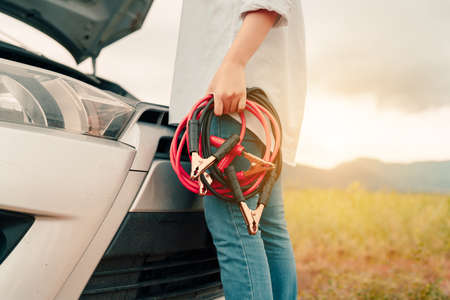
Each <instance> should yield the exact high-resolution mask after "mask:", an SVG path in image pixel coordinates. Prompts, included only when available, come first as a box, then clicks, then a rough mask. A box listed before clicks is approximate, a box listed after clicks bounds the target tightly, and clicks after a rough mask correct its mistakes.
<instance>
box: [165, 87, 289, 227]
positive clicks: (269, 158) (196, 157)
mask: <svg viewBox="0 0 450 300" xmlns="http://www.w3.org/2000/svg"><path fill="white" fill-rule="evenodd" d="M212 100H213V99H212V95H209V96H207V97H205V98H203V99H201V100H199V101H198V102H197V103H196V104H195V105H194V106H193V107H192V108H191V110H190V111H189V113H188V114H187V116H186V117H185V118H184V119H183V120H182V121H181V123H180V124H179V125H178V127H177V129H176V131H175V134H174V137H173V139H172V143H171V147H170V161H171V164H172V167H173V169H174V171H175V173H176V174H177V176H178V178H179V180H180V182H181V183H182V184H183V185H184V186H185V187H186V188H187V189H188V190H190V191H192V192H194V193H197V194H200V195H212V194H213V193H212V192H211V190H209V189H208V188H207V187H208V186H209V188H210V189H214V191H215V193H218V194H219V196H222V198H225V199H228V200H230V201H235V202H238V203H239V206H240V208H241V212H242V215H243V217H244V220H245V222H246V224H247V227H248V231H249V233H250V234H256V232H257V231H258V223H259V220H260V218H261V214H262V211H263V208H264V206H265V205H266V202H267V201H268V198H269V196H270V191H271V189H272V186H273V183H274V181H275V179H276V178H275V172H274V168H275V165H274V163H275V160H276V158H277V155H278V152H279V150H280V144H281V129H280V127H279V125H278V122H277V120H276V118H275V117H274V116H273V115H272V114H271V113H270V112H269V111H268V110H267V109H266V108H265V107H264V106H263V105H261V104H259V103H257V102H254V101H251V100H247V102H246V108H245V109H246V110H248V111H249V112H250V113H252V114H253V115H254V116H255V117H256V118H257V119H258V120H259V122H260V123H261V125H262V127H263V129H264V132H265V136H266V139H265V142H266V143H265V145H266V149H265V152H264V155H263V156H262V158H259V157H257V156H255V155H253V154H251V153H248V152H246V151H245V149H244V147H243V146H242V145H241V143H242V140H243V138H244V136H245V130H246V120H245V115H244V113H243V112H241V113H240V115H239V116H240V119H241V130H240V133H239V135H232V136H231V137H229V138H228V139H226V140H225V139H222V138H219V137H216V136H210V137H209V142H210V145H212V146H213V147H216V148H217V151H216V152H215V153H213V154H212V155H210V156H208V157H206V158H204V157H203V153H202V152H203V151H202V148H201V143H200V142H199V141H200V139H201V137H200V132H199V119H200V118H201V115H202V114H204V113H205V109H206V107H207V106H208V103H210V102H211V101H212ZM267 119H268V120H269V122H270V123H268V122H267ZM269 124H270V125H269ZM271 128H272V130H273V137H274V141H275V145H274V146H273V149H272V134H271ZM185 146H186V147H187V150H188V151H187V152H188V155H189V158H190V160H191V171H190V172H189V173H188V172H186V170H184V168H183V167H182V165H181V162H180V161H181V156H182V152H183V148H184V147H185ZM238 155H240V156H243V157H245V158H247V159H248V160H249V161H250V168H249V169H248V170H246V171H240V172H237V173H236V172H235V170H234V168H233V166H231V165H230V163H231V162H232V160H233V159H234V157H236V156H238ZM213 165H215V166H217V168H218V170H220V171H221V172H223V174H224V175H226V181H227V183H228V184H225V185H224V184H222V183H220V182H218V181H216V180H213V178H211V177H213V176H210V174H209V173H207V170H208V169H209V168H210V167H212V166H213ZM266 174H268V178H267V179H266V180H265V185H264V186H263V187H262V188H260V185H261V183H262V182H263V180H264V178H265V176H266ZM201 178H203V180H204V181H203V180H201ZM205 184H206V186H205ZM243 186H247V187H248V186H250V187H249V188H246V190H245V191H244V192H243V191H242V187H243ZM258 189H259V190H258ZM265 190H266V192H265ZM267 190H269V192H267ZM256 191H260V197H259V199H260V201H258V206H257V208H256V209H255V210H251V209H249V208H248V206H247V204H246V203H245V197H246V196H251V195H252V194H254V193H255V192H256ZM216 195H217V194H216Z"/></svg>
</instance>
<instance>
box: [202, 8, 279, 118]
mask: <svg viewBox="0 0 450 300" xmlns="http://www.w3.org/2000/svg"><path fill="white" fill-rule="evenodd" d="M278 17H279V15H278V14H277V13H276V12H272V11H267V10H256V11H252V12H248V13H247V14H246V16H245V18H244V20H243V22H242V26H241V28H240V30H239V32H238V34H237V35H236V38H235V39H234V41H233V44H232V45H231V47H230V49H229V50H228V52H227V54H226V55H225V58H224V59H223V61H222V64H221V65H220V67H219V69H218V70H217V73H216V74H215V75H214V78H213V79H212V81H211V83H210V84H209V88H208V94H209V93H214V113H215V114H216V115H218V116H220V115H222V114H228V113H234V112H237V111H242V110H243V109H244V108H245V102H246V100H247V95H246V85H245V66H246V64H247V62H248V61H249V60H250V58H251V57H252V55H253V54H254V53H255V52H256V50H257V49H258V47H259V46H260V45H261V43H262V42H263V40H264V38H265V37H266V35H267V33H268V32H269V30H270V29H271V28H272V26H273V24H274V23H275V22H276V21H277V19H278Z"/></svg>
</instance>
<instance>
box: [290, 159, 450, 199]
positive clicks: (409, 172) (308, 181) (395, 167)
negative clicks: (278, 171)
mask: <svg viewBox="0 0 450 300" xmlns="http://www.w3.org/2000/svg"><path fill="white" fill-rule="evenodd" d="M353 182H359V183H360V184H361V185H362V186H363V187H365V188H366V189H369V190H393V191H398V192H411V193H440V194H450V160H449V161H423V162H413V163H385V162H382V161H379V160H376V159H369V158H358V159H355V160H352V161H349V162H345V163H342V164H340V165H337V166H336V167H334V168H332V169H320V168H315V167H310V166H306V165H296V166H295V167H293V166H288V165H284V166H283V183H284V186H285V187H288V188H345V187H347V186H348V185H350V184H351V183H353Z"/></svg>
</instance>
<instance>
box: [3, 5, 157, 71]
mask: <svg viewBox="0 0 450 300" xmlns="http://www.w3.org/2000/svg"><path fill="white" fill-rule="evenodd" d="M152 3H153V0H70V1H68V0H32V1H30V0H0V11H2V12H3V13H5V14H7V15H9V16H12V17H14V18H17V19H19V20H21V21H23V22H25V23H27V24H29V25H31V26H33V27H35V28H37V29H39V30H40V31H42V32H44V33H46V34H47V35H49V36H50V37H52V38H53V39H55V40H56V41H58V42H59V43H60V44H61V45H62V46H64V47H65V48H66V49H67V50H68V51H69V52H70V53H71V54H72V56H73V57H74V58H75V61H76V62H77V63H80V62H82V61H83V60H85V59H86V58H88V57H93V58H96V57H97V56H98V55H99V53H100V51H101V50H102V49H103V48H104V47H106V46H108V45H109V44H111V43H113V42H115V41H117V40H119V39H121V38H123V37H124V36H126V35H128V34H130V33H132V32H134V31H136V30H138V29H139V28H141V26H142V23H143V22H144V19H145V17H146V16H147V13H148V11H149V9H150V6H151V5H152ZM6 30H7V29H6Z"/></svg>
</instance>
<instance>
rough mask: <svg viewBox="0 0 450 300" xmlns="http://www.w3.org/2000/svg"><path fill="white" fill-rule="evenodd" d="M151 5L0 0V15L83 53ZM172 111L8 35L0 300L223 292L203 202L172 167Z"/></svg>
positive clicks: (0, 144)
mask: <svg viewBox="0 0 450 300" xmlns="http://www.w3.org/2000/svg"><path fill="white" fill-rule="evenodd" d="M151 4H152V1H151V0H131V1H130V0H72V1H67V0H39V1H37V0H35V1H29V0H14V1H12V0H11V1H3V0H0V11H1V12H3V13H5V14H7V15H10V16H12V17H15V18H18V19H20V20H22V21H24V22H26V23H28V24H30V25H32V26H34V27H36V28H38V29H39V30H41V31H43V32H44V33H46V34H47V35H49V36H51V37H52V38H54V39H55V40H57V41H58V42H59V43H61V44H62V45H63V46H64V47H65V48H67V49H68V50H69V52H70V53H71V54H72V55H73V57H74V58H75V60H76V61H77V62H81V61H83V60H84V59H86V58H88V57H92V58H94V59H95V58H96V57H97V56H98V55H99V53H100V51H101V50H102V48H104V47H105V46H107V45H109V44H111V43H113V42H114V41H116V40H118V39H120V38H122V37H124V36H126V35H127V34H129V33H131V32H133V31H135V30H137V29H139V28H140V27H141V25H142V22H143V20H144V19H145V17H146V15H147V12H148V10H149V9H150V6H151ZM2 29H3V30H6V31H7V28H2ZM44 55H45V53H44ZM167 120H168V111H167V107H164V106H159V105H152V104H148V103H144V102H140V101H139V100H137V99H135V97H133V96H132V95H131V94H130V93H128V92H127V91H125V90H124V89H123V88H121V87H120V85H118V84H116V83H113V82H109V81H107V80H104V79H102V78H99V77H97V76H93V75H86V74H83V73H81V72H78V71H77V70H74V69H72V68H69V67H67V66H65V65H61V64H59V63H56V62H54V61H52V60H50V59H47V58H45V57H44V56H41V55H36V54H34V53H32V52H29V51H27V50H25V49H22V48H20V47H17V46H13V45H11V44H8V43H5V42H0V136H1V139H0V187H1V189H0V190H1V192H0V295H1V296H0V298H1V299H7V300H14V299H17V300H34V299H78V298H80V299H193V298H200V299H212V298H217V297H221V296H222V288H221V284H220V278H219V269H218V263H217V257H216V253H215V250H214V246H213V244H212V242H211V238H210V235H209V233H208V231H207V228H206V226H205V221H204V217H203V211H202V203H201V199H199V198H198V197H197V196H196V195H194V194H192V193H190V192H188V191H187V190H185V189H184V188H183V187H182V186H181V184H180V183H179V182H178V179H177V178H176V175H175V174H174V172H173V171H172V169H171V165H170V162H169V147H170V142H171V138H172V135H173V132H174V128H173V127H171V126H168V124H167ZM186 164H188V162H187V161H186Z"/></svg>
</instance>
